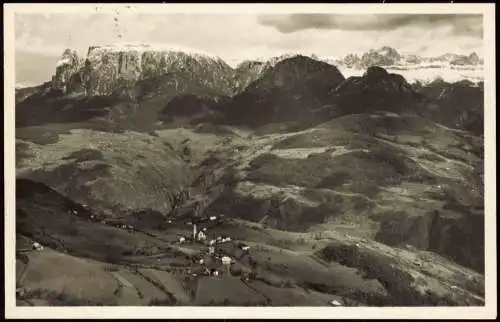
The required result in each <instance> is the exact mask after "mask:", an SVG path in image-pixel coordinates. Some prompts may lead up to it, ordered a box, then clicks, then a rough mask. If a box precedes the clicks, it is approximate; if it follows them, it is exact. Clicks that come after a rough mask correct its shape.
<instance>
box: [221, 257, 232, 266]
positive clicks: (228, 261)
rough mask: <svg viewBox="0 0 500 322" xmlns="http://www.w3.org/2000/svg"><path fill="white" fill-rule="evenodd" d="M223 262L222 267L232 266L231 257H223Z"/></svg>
mask: <svg viewBox="0 0 500 322" xmlns="http://www.w3.org/2000/svg"><path fill="white" fill-rule="evenodd" d="M221 261H222V265H231V257H229V256H222V258H221Z"/></svg>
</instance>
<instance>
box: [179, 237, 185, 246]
mask: <svg viewBox="0 0 500 322" xmlns="http://www.w3.org/2000/svg"><path fill="white" fill-rule="evenodd" d="M178 241H179V243H181V244H182V243H184V242H186V237H183V236H181V237H179V238H178Z"/></svg>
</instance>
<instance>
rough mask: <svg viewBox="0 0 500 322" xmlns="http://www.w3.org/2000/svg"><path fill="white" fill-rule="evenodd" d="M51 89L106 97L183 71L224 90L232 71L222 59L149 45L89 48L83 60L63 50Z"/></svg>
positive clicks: (69, 51)
mask: <svg viewBox="0 0 500 322" xmlns="http://www.w3.org/2000/svg"><path fill="white" fill-rule="evenodd" d="M58 68H59V69H60V70H57V71H56V75H55V77H54V80H53V82H54V86H55V87H57V88H62V89H64V91H65V92H77V93H86V94H88V95H109V94H111V93H113V92H114V91H115V90H117V89H118V88H122V87H130V86H132V84H134V83H135V82H137V81H138V80H141V79H146V78H149V77H153V76H161V75H163V74H166V73H170V72H183V73H186V74H189V75H191V76H192V77H198V76H199V77H201V78H203V82H205V83H207V84H209V86H214V87H222V88H227V87H228V84H229V82H230V80H231V79H232V77H233V74H234V70H233V69H232V68H231V67H230V66H229V65H227V64H226V63H225V62H224V61H223V60H222V59H220V58H217V57H210V56H208V55H205V54H200V53H194V54H191V53H189V54H188V53H185V52H182V51H179V50H175V49H172V48H157V47H153V46H149V45H143V44H140V45H110V46H90V47H89V49H88V51H87V57H86V59H85V60H79V59H78V57H77V56H76V53H74V52H71V50H65V52H64V53H63V56H62V59H61V63H60V64H59V66H58Z"/></svg>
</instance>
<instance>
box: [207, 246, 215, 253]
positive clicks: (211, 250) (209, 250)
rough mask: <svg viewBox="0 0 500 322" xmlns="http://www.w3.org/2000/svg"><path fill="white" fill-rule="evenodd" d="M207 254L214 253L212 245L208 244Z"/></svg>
mask: <svg viewBox="0 0 500 322" xmlns="http://www.w3.org/2000/svg"><path fill="white" fill-rule="evenodd" d="M208 254H209V255H213V254H215V247H213V246H209V247H208Z"/></svg>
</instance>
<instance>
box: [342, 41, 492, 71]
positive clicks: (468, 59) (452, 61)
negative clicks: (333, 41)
mask: <svg viewBox="0 0 500 322" xmlns="http://www.w3.org/2000/svg"><path fill="white" fill-rule="evenodd" d="M338 63H339V64H340V65H343V66H346V67H348V68H356V69H365V68H367V67H370V66H404V65H418V64H429V63H441V64H445V65H450V66H456V65H460V66H465V65H470V66H475V65H481V64H483V60H482V59H481V58H480V57H479V56H478V55H477V53H475V52H473V53H471V54H470V55H460V54H454V53H446V54H444V55H440V56H437V57H422V56H419V55H416V54H401V53H399V52H398V51H397V50H396V49H394V48H391V47H387V46H384V47H381V48H379V49H371V50H369V51H367V52H365V53H363V54H362V55H361V56H359V55H357V54H348V55H346V56H345V57H344V58H343V59H342V60H340V61H338Z"/></svg>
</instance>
